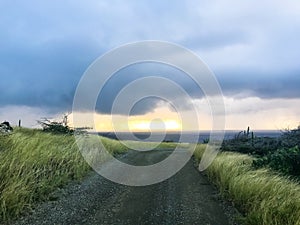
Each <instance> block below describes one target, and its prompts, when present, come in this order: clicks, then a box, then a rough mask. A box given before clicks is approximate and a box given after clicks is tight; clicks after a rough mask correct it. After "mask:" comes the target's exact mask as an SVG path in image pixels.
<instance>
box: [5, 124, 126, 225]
mask: <svg viewBox="0 0 300 225" xmlns="http://www.w3.org/2000/svg"><path fill="white" fill-rule="evenodd" d="M99 138H100V137H97V136H95V137H94V138H92V139H91V140H90V141H88V142H86V143H85V144H86V148H87V149H92V148H93V146H94V145H95V144H96V143H97V142H96V141H93V140H96V139H99ZM102 140H103V143H104V145H105V147H106V148H107V149H108V150H109V151H111V152H112V153H121V152H124V151H126V148H125V147H124V146H123V145H121V144H120V143H119V142H118V141H114V140H110V139H106V138H102ZM101 160H105V159H101ZM89 170H90V167H89V166H88V164H87V163H86V162H85V160H84V159H83V157H82V155H81V153H80V152H79V150H78V147H77V145H76V143H75V139H74V137H73V136H71V135H53V134H50V133H44V132H42V131H40V130H32V129H15V131H14V132H13V133H12V134H10V135H8V136H0V223H1V221H7V220H10V219H11V218H14V217H16V216H18V215H19V214H21V213H22V212H23V211H24V210H28V209H30V208H32V206H33V203H35V202H37V201H43V200H47V199H48V197H49V194H50V193H51V192H52V191H53V190H55V189H56V188H57V187H62V186H63V185H65V184H66V183H67V182H69V181H70V180H78V179H80V178H82V177H83V176H84V175H85V174H86V173H87V172H88V171H89Z"/></svg>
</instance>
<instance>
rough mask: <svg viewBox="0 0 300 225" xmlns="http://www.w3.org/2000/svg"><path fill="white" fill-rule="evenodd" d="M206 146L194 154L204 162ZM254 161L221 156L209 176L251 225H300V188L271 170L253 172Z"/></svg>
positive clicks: (239, 155) (240, 155)
mask: <svg viewBox="0 0 300 225" xmlns="http://www.w3.org/2000/svg"><path fill="white" fill-rule="evenodd" d="M204 149H205V145H199V146H198V147H197V149H196V151H195V153H194V155H195V158H196V159H197V160H200V159H201V156H202V154H203V152H204ZM253 159H254V158H253V157H251V156H248V155H245V154H240V153H232V152H222V153H220V154H219V155H218V156H217V158H216V159H215V160H214V161H213V163H212V164H211V165H210V167H209V168H208V169H207V171H206V172H207V175H208V177H209V178H210V180H211V181H212V182H214V183H215V184H216V185H217V186H218V187H219V188H220V190H221V192H222V193H223V194H224V195H225V196H226V197H227V198H229V199H230V200H231V201H232V202H233V203H234V204H235V206H236V207H237V208H238V209H240V210H241V212H243V213H244V214H245V219H244V222H245V224H250V225H252V224H253V225H269V224H272V225H300V185H299V184H298V183H297V182H294V181H293V180H292V179H289V178H288V177H284V176H281V175H278V174H276V173H274V172H272V171H270V170H269V169H266V168H262V169H253V167H252V161H253Z"/></svg>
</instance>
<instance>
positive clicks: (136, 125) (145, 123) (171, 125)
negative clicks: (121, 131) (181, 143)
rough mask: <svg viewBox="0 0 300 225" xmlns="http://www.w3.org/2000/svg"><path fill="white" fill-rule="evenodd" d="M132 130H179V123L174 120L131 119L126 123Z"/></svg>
mask: <svg viewBox="0 0 300 225" xmlns="http://www.w3.org/2000/svg"><path fill="white" fill-rule="evenodd" d="M128 125H129V129H130V130H132V131H150V130H156V131H159V130H170V131H175V130H180V129H181V124H180V122H179V121H176V120H165V121H163V120H161V121H159V120H140V121H139V120H133V121H129V123H128Z"/></svg>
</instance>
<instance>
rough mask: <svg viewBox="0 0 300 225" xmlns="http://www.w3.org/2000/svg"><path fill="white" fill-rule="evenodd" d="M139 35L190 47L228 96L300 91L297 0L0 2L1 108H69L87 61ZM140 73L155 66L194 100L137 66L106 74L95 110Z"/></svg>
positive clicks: (181, 79)
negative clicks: (108, 77) (107, 80)
mask: <svg viewBox="0 0 300 225" xmlns="http://www.w3.org/2000/svg"><path fill="white" fill-rule="evenodd" d="M258 3H259V4H260V6H261V7H257V4H258ZM145 39H158V40H164V41H170V42H175V43H178V44H181V45H183V46H185V47H187V48H189V49H191V50H192V51H194V52H195V53H197V54H198V55H199V56H200V57H201V58H202V59H204V61H205V62H206V63H207V64H208V65H209V66H210V67H211V69H212V70H213V71H215V73H216V76H217V78H218V79H219V81H220V84H221V87H222V89H223V92H224V94H225V95H227V96H235V97H243V96H257V97H260V98H300V91H299V86H300V79H299V77H300V76H299V75H300V74H299V73H300V64H299V58H300V44H299V40H300V3H298V2H296V1H291V0H288V1H287V2H280V1H278V2H273V1H264V2H257V1H254V2H253V1H250V0H249V1H242V2H239V3H237V2H236V1H233V0H230V1H226V3H225V2H212V1H205V0H203V1H192V0H191V1H172V2H171V3H170V2H165V1H151V2H142V1H126V2H125V1H96V0H92V1H88V2H84V1H64V2H62V1H57V0H54V1H34V0H29V1H1V2H0V49H1V51H0V77H1V82H0V105H1V106H5V105H25V106H36V107H43V108H47V109H49V110H53V111H60V110H66V109H70V108H71V105H72V100H73V95H74V92H75V89H76V86H77V84H78V82H79V80H80V77H81V76H82V74H83V73H84V71H85V70H86V68H87V67H88V65H89V64H90V63H92V62H93V61H94V60H95V59H96V58H97V57H98V56H100V55H102V54H104V53H105V52H106V51H108V50H110V49H111V48H114V47H117V46H118V45H121V44H125V43H127V42H132V41H139V40H145ZM143 71H146V72H149V73H150V72H151V73H154V72H159V73H161V74H162V75H163V76H164V77H167V78H170V79H172V80H173V81H175V82H177V83H179V84H180V85H182V86H183V87H184V89H185V90H186V91H187V92H188V93H189V94H190V95H191V96H192V97H193V98H201V97H203V95H202V93H201V90H199V88H198V87H196V86H195V85H194V84H193V82H192V81H190V80H189V79H188V78H186V76H183V75H182V74H180V73H179V72H178V71H177V72H176V71H175V70H174V68H173V69H172V68H162V67H161V68H158V67H153V66H152V67H151V66H148V67H144V68H142V69H141V68H139V67H136V68H135V69H133V68H131V69H128V70H127V71H125V72H126V74H134V75H132V76H129V75H127V76H123V77H120V76H119V77H118V76H116V78H115V79H112V80H111V83H110V84H108V85H107V89H105V90H104V91H103V93H104V94H105V95H106V97H105V98H103V99H104V100H103V99H102V103H103V104H102V105H101V104H99V105H98V107H97V110H98V111H99V112H102V113H109V111H110V109H111V103H112V101H113V99H114V97H115V96H116V94H117V93H118V91H119V90H120V89H121V88H122V85H126V84H128V82H130V81H132V79H135V78H137V77H140V76H144V75H143ZM125 72H124V73H125ZM170 93H171V92H170ZM172 97H173V98H177V99H178V98H180V96H172V93H171V94H170V98H172ZM99 101H100V100H99ZM158 102H159V101H158V100H157V99H156V100H153V99H152V100H149V101H148V103H147V104H143V105H144V107H141V106H139V107H138V108H137V109H136V110H135V111H133V114H143V113H146V112H148V111H151V110H152V109H153V106H155V105H156V104H158ZM183 102H184V101H183ZM104 103H105V104H104ZM103 105H104V106H103ZM183 105H184V107H188V105H189V104H183Z"/></svg>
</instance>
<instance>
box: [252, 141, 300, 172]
mask: <svg viewBox="0 0 300 225" xmlns="http://www.w3.org/2000/svg"><path fill="white" fill-rule="evenodd" d="M253 165H254V166H255V167H256V168H259V167H262V166H268V167H270V168H272V169H274V170H276V171H279V172H281V173H284V174H287V175H293V176H300V150H299V147H298V146H295V147H293V148H281V149H278V150H277V151H275V152H272V153H269V154H268V155H266V156H264V157H261V158H258V159H256V160H254V162H253Z"/></svg>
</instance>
